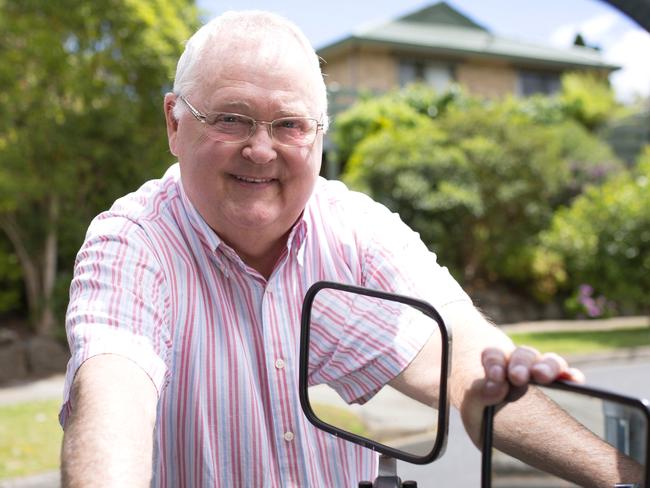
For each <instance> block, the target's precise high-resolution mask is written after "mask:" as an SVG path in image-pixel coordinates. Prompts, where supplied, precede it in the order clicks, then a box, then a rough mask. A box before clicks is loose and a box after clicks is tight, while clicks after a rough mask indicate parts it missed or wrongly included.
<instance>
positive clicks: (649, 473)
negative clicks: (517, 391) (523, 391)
mask: <svg viewBox="0 0 650 488" xmlns="http://www.w3.org/2000/svg"><path fill="white" fill-rule="evenodd" d="M540 386H542V387H545V388H550V389H554V390H563V391H571V392H575V393H579V394H582V395H585V396H589V397H592V398H600V399H601V400H609V401H612V402H616V403H621V404H624V405H628V406H630V407H634V408H636V409H638V410H640V411H642V412H643V414H644V416H645V419H646V426H647V430H648V435H646V446H645V453H646V462H645V473H644V484H643V486H640V487H639V488H650V402H648V400H646V399H644V398H634V397H631V396H627V395H622V394H619V393H614V392H611V391H607V390H604V389H601V388H597V387H593V386H587V385H581V384H578V383H573V382H569V381H555V382H553V383H550V384H548V385H540ZM507 403H509V402H508V400H506V401H505V402H503V403H501V404H499V405H491V406H489V407H486V408H485V409H484V410H483V425H482V427H481V440H482V442H481V451H482V455H481V488H491V486H492V432H493V429H494V415H495V414H496V412H497V411H498V407H499V406H500V405H505V404H507Z"/></svg>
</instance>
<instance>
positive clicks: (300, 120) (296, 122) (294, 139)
mask: <svg viewBox="0 0 650 488" xmlns="http://www.w3.org/2000/svg"><path fill="white" fill-rule="evenodd" d="M317 125H318V122H317V121H316V119H310V118H307V117H285V118H282V119H276V120H274V121H273V124H272V126H271V130H272V132H273V138H274V139H275V140H276V141H277V142H279V143H280V144H284V145H286V146H304V145H307V144H311V143H312V142H313V141H314V136H315V135H316V127H317Z"/></svg>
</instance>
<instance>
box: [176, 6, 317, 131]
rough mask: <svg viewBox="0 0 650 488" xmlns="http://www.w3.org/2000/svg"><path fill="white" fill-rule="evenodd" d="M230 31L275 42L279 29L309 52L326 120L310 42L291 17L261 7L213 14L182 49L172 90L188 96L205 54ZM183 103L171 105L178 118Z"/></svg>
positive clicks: (249, 37)
mask: <svg viewBox="0 0 650 488" xmlns="http://www.w3.org/2000/svg"><path fill="white" fill-rule="evenodd" d="M233 32H240V33H245V34H243V35H244V36H245V38H246V39H254V40H258V41H259V42H274V36H276V35H277V34H278V32H285V33H289V34H291V35H292V36H293V37H294V38H295V39H296V41H298V44H299V45H300V46H301V47H302V48H303V49H304V50H305V52H306V53H307V54H308V58H309V59H310V60H311V61H310V66H308V67H306V68H307V69H311V70H313V72H314V79H315V81H316V90H317V92H318V93H317V94H316V96H317V102H318V105H319V107H322V111H323V116H324V118H325V124H327V90H326V88H325V81H324V80H323V76H322V74H321V70H320V63H319V58H318V55H317V54H316V52H315V51H314V48H313V47H312V45H311V43H310V42H309V40H308V39H307V37H306V36H305V34H303V32H302V31H301V30H300V28H299V27H298V26H297V25H295V24H294V23H293V22H291V21H290V20H288V19H286V18H284V17H282V16H280V15H277V14H274V13H271V12H264V11H261V10H247V11H239V12H237V11H228V12H225V13H223V14H221V15H220V16H218V17H215V18H214V19H212V20H211V21H210V22H208V23H207V24H205V25H204V26H203V27H201V28H200V29H199V30H198V31H196V32H195V33H194V35H192V37H190V38H189V39H188V41H187V43H186V44H185V51H183V54H182V55H181V57H180V58H179V60H178V64H177V66H176V76H175V78H174V93H175V94H176V95H184V96H187V93H188V92H189V91H191V90H192V89H193V88H194V87H195V85H196V84H197V83H199V81H200V79H201V78H200V76H199V72H198V70H199V69H200V67H201V66H202V65H203V64H204V62H203V61H204V59H203V57H204V56H207V55H209V54H210V53H209V50H210V48H211V47H213V46H215V45H218V44H219V40H220V38H221V36H228V37H232V34H233ZM181 105H182V104H178V103H177V104H176V105H175V106H174V117H176V118H179V117H180V115H181V112H182V110H183V107H182V106H181Z"/></svg>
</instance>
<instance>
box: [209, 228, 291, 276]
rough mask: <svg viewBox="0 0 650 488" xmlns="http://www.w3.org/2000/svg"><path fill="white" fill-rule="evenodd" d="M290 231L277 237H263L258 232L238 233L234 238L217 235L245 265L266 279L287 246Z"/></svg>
mask: <svg viewBox="0 0 650 488" xmlns="http://www.w3.org/2000/svg"><path fill="white" fill-rule="evenodd" d="M290 232H291V229H289V231H287V232H286V233H285V234H284V235H283V236H281V237H280V238H279V239H277V238H276V239H263V238H261V236H260V235H259V234H258V233H255V234H254V235H250V236H248V235H241V234H240V235H238V236H237V237H238V238H237V239H234V240H231V239H228V238H227V237H225V236H221V235H219V237H220V238H221V239H222V240H223V242H224V243H226V244H227V245H228V246H230V247H231V248H232V249H233V250H234V251H235V252H236V253H237V255H238V256H239V257H240V258H241V260H242V261H243V262H244V263H245V264H246V265H248V266H250V267H251V268H253V269H254V270H255V271H257V272H258V273H260V274H261V275H262V276H263V277H264V278H265V279H267V280H268V279H269V278H270V277H271V273H273V270H274V269H275V265H276V264H277V262H278V260H279V259H280V257H281V256H282V253H283V252H284V250H285V249H286V247H287V238H288V237H289V233H290Z"/></svg>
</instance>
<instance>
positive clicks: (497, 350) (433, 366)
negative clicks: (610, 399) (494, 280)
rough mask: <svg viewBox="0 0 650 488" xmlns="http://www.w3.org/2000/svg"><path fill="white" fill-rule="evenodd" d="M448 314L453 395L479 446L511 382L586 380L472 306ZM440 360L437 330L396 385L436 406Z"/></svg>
mask: <svg viewBox="0 0 650 488" xmlns="http://www.w3.org/2000/svg"><path fill="white" fill-rule="evenodd" d="M444 315H445V320H446V322H447V326H448V327H450V328H451V330H452V354H451V375H450V379H449V399H450V402H451V404H452V405H454V406H455V407H456V408H458V409H459V410H460V413H461V416H462V419H463V423H464V425H465V429H466V430H467V432H468V434H469V435H470V437H471V438H472V441H473V442H474V443H475V444H476V445H479V440H480V431H481V421H482V415H483V409H484V408H485V407H486V406H487V405H494V404H497V403H499V402H501V401H502V400H503V399H504V398H505V397H506V395H507V393H508V391H509V388H510V384H514V385H516V386H520V385H525V384H527V383H528V382H529V381H530V379H531V378H532V379H534V380H535V381H537V382H539V383H542V384H544V383H550V382H552V381H553V380H555V379H557V378H566V379H571V380H574V381H582V380H583V377H582V374H581V373H580V372H579V371H577V370H574V369H570V368H569V367H568V365H567V363H566V361H564V359H562V358H561V357H559V356H557V355H556V354H544V355H541V354H539V353H538V352H537V351H535V350H534V349H531V348H527V347H516V346H515V345H514V344H513V343H512V341H511V340H510V339H509V338H508V337H507V336H506V335H505V334H504V333H503V332H501V331H500V330H499V329H498V328H496V327H495V326H493V325H491V324H490V323H488V322H487V320H486V319H485V318H484V317H483V315H482V314H481V313H480V312H479V311H478V310H477V309H476V308H475V307H474V306H472V305H471V304H468V303H465V302H459V303H457V304H452V305H449V306H448V307H446V308H445V314H444ZM439 358H440V336H439V335H438V334H435V333H434V334H433V335H432V336H431V338H430V339H429V341H428V342H427V344H425V346H424V347H423V348H422V350H421V351H420V352H419V353H418V355H417V356H416V358H415V359H414V360H413V361H412V362H411V364H410V365H409V366H408V367H407V368H406V369H405V370H404V371H403V372H402V373H401V374H400V375H399V376H398V377H396V378H395V379H393V380H392V381H391V383H390V384H391V385H392V386H393V387H395V388H397V389H398V390H400V391H402V392H403V393H405V394H406V395H409V396H411V397H413V398H415V399H417V400H420V401H422V402H424V403H427V404H429V405H435V402H437V397H438V389H439V386H440V385H439V384H438V379H439V376H440V373H439V369H438V368H439V366H438V362H439ZM523 418H525V416H524V417H523Z"/></svg>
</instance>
